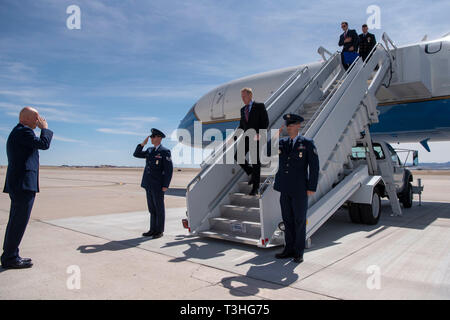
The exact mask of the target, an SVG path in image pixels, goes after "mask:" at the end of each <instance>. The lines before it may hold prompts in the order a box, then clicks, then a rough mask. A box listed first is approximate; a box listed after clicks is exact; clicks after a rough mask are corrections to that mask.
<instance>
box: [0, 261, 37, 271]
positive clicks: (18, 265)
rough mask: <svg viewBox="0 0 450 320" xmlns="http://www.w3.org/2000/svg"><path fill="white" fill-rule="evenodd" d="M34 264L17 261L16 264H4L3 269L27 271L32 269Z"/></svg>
mask: <svg viewBox="0 0 450 320" xmlns="http://www.w3.org/2000/svg"><path fill="white" fill-rule="evenodd" d="M32 266H33V264H32V263H31V262H25V261H24V260H16V261H14V262H10V263H6V264H2V267H3V269H26V268H31V267H32Z"/></svg>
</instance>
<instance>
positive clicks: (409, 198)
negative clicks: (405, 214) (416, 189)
mask: <svg viewBox="0 0 450 320" xmlns="http://www.w3.org/2000/svg"><path fill="white" fill-rule="evenodd" d="M400 201H401V202H402V204H403V207H404V208H406V209H409V208H411V207H412V205H413V190H412V185H411V182H408V184H407V185H406V190H405V193H404V194H403V196H402V198H401V199H400Z"/></svg>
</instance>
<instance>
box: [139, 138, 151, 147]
mask: <svg viewBox="0 0 450 320" xmlns="http://www.w3.org/2000/svg"><path fill="white" fill-rule="evenodd" d="M149 138H150V136H148V137H147V138H145V140H144V141H142V143H141V146H145V145H146V144H147V143H148V139H149Z"/></svg>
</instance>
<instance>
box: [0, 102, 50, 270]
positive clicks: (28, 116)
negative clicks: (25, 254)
mask: <svg viewBox="0 0 450 320" xmlns="http://www.w3.org/2000/svg"><path fill="white" fill-rule="evenodd" d="M36 127H39V129H41V135H40V137H36V135H35V134H34V131H33V130H34V129H36ZM52 137H53V132H52V131H51V130H49V129H48V124H47V121H46V120H45V119H44V118H42V117H41V116H40V115H39V113H38V112H37V110H36V109H34V108H31V107H25V108H23V109H22V110H21V111H20V115H19V124H18V125H16V126H15V127H14V129H13V130H12V131H11V133H10V134H9V137H8V141H7V143H6V154H7V156H8V170H7V172H6V181H5V188H4V190H3V192H5V193H9V197H10V198H11V209H10V212H9V220H8V225H7V227H6V233H5V240H4V242H3V254H2V256H1V263H2V267H3V268H5V269H23V268H30V267H32V266H33V263H32V261H31V259H30V258H21V257H20V256H19V245H20V242H21V241H22V237H23V235H24V233H25V229H26V227H27V224H28V221H29V220H30V215H31V210H32V208H33V204H34V199H35V197H36V192H39V151H38V150H39V149H41V150H47V149H48V148H50V142H51V141H52Z"/></svg>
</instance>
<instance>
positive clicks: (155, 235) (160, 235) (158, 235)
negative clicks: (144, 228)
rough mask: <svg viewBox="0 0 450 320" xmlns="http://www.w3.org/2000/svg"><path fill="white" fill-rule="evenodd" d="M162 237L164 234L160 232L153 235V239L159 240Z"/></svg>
mask: <svg viewBox="0 0 450 320" xmlns="http://www.w3.org/2000/svg"><path fill="white" fill-rule="evenodd" d="M163 235H164V233H162V232H160V233H155V234H154V235H153V239H158V238H161V237H162V236H163Z"/></svg>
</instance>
